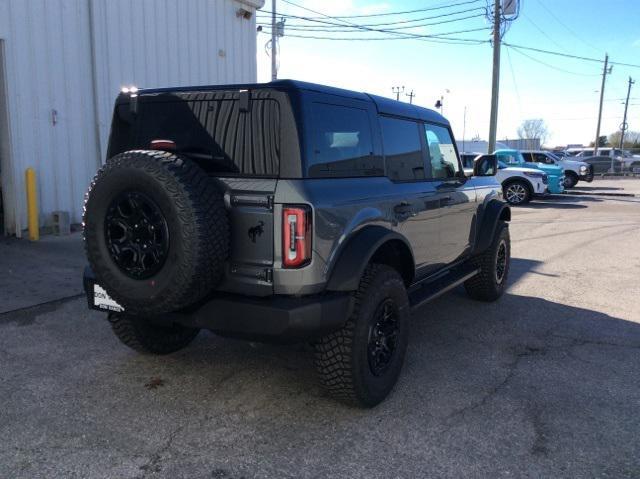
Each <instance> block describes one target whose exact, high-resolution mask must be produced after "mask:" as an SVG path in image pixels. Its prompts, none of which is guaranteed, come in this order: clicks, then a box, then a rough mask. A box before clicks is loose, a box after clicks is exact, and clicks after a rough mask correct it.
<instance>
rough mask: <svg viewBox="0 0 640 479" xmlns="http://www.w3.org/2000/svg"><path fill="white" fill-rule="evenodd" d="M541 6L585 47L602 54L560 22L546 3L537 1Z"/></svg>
mask: <svg viewBox="0 0 640 479" xmlns="http://www.w3.org/2000/svg"><path fill="white" fill-rule="evenodd" d="M536 1H537V2H538V3H539V4H540V6H541V7H542V8H544V9H545V10H546V11H547V13H548V14H549V15H551V16H552V17H553V19H554V20H555V21H556V22H558V23H559V24H560V25H561V26H563V27H564V28H565V29H566V30H567V31H568V32H569V33H570V34H571V35H573V36H574V37H575V38H577V39H578V40H580V41H581V42H582V43H584V44H585V45H587V46H588V47H590V48H593V49H594V50H595V51H597V52H602V50H600V49H599V48H597V47H595V46H594V45H593V44H591V43H589V42H587V41H586V40H584V39H583V38H582V37H580V36H579V35H578V34H577V33H576V32H574V31H573V30H572V29H571V27H569V26H568V25H567V24H566V23H564V22H563V21H562V20H560V19H559V18H558V17H557V16H556V14H555V13H553V12H552V11H551V10H550V9H549V8H548V7H547V6H546V5H545V4H544V3H542V1H541V0H536Z"/></svg>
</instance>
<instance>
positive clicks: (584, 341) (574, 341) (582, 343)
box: [550, 334, 640, 349]
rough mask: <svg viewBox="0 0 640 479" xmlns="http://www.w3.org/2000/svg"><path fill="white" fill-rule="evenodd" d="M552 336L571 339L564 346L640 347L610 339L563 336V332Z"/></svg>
mask: <svg viewBox="0 0 640 479" xmlns="http://www.w3.org/2000/svg"><path fill="white" fill-rule="evenodd" d="M550 336H552V337H554V338H561V339H568V340H570V341H571V343H569V344H565V345H564V346H563V347H573V346H586V345H587V344H595V345H598V346H613V347H618V348H629V349H640V344H621V343H614V342H610V341H598V340H595V339H583V338H576V337H573V336H563V335H561V334H551V335H550Z"/></svg>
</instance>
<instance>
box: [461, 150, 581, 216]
mask: <svg viewBox="0 0 640 479" xmlns="http://www.w3.org/2000/svg"><path fill="white" fill-rule="evenodd" d="M543 153H544V152H538V151H529V152H526V154H523V152H521V151H519V150H508V149H500V150H496V151H495V152H494V153H493V155H495V156H496V158H497V161H498V172H497V174H496V179H497V180H498V181H499V182H500V184H501V185H502V192H503V196H504V199H505V200H506V201H507V202H508V203H509V204H511V205H523V204H526V203H528V202H529V201H531V200H532V199H533V198H535V197H542V196H546V195H548V194H550V193H551V194H560V193H563V192H564V190H565V184H566V178H567V177H566V174H565V168H564V166H563V165H562V164H561V161H560V160H559V159H555V158H546V157H545V158H544V161H538V160H541V159H542V156H539V155H538V154H543ZM461 156H462V161H463V165H464V167H465V170H466V171H469V170H471V169H473V165H474V164H475V162H476V161H478V160H479V159H481V158H484V157H486V156H488V155H482V154H477V153H463V154H462V155H461ZM575 163H579V162H575ZM583 166H584V165H580V164H577V165H570V167H571V168H572V170H571V173H570V175H571V178H572V181H571V183H572V184H571V186H572V187H573V186H575V183H573V174H574V169H577V171H578V173H576V175H577V176H578V178H579V172H580V169H581V167H583ZM583 177H584V178H588V177H589V174H588V168H587V167H585V168H584V170H583ZM591 179H593V175H591ZM577 181H578V180H576V183H577Z"/></svg>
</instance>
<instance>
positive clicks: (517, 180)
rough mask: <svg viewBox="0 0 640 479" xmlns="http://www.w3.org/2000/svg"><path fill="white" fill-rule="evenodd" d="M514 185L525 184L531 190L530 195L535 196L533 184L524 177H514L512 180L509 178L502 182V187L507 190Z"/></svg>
mask: <svg viewBox="0 0 640 479" xmlns="http://www.w3.org/2000/svg"><path fill="white" fill-rule="evenodd" d="M512 183H523V184H524V185H525V186H526V187H527V188H528V189H529V194H531V195H533V194H534V193H535V188H534V187H533V184H532V183H531V182H530V181H529V180H528V179H526V178H524V177H523V176H512V177H511V178H507V179H506V180H504V181H503V182H502V187H503V188H506V187H507V186H509V185H510V184H512Z"/></svg>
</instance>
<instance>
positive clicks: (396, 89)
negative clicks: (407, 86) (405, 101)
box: [391, 86, 404, 101]
mask: <svg viewBox="0 0 640 479" xmlns="http://www.w3.org/2000/svg"><path fill="white" fill-rule="evenodd" d="M401 88H402V89H401ZM391 91H392V92H393V93H395V94H396V101H400V93H404V86H402V87H399V86H393V87H391Z"/></svg>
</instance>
